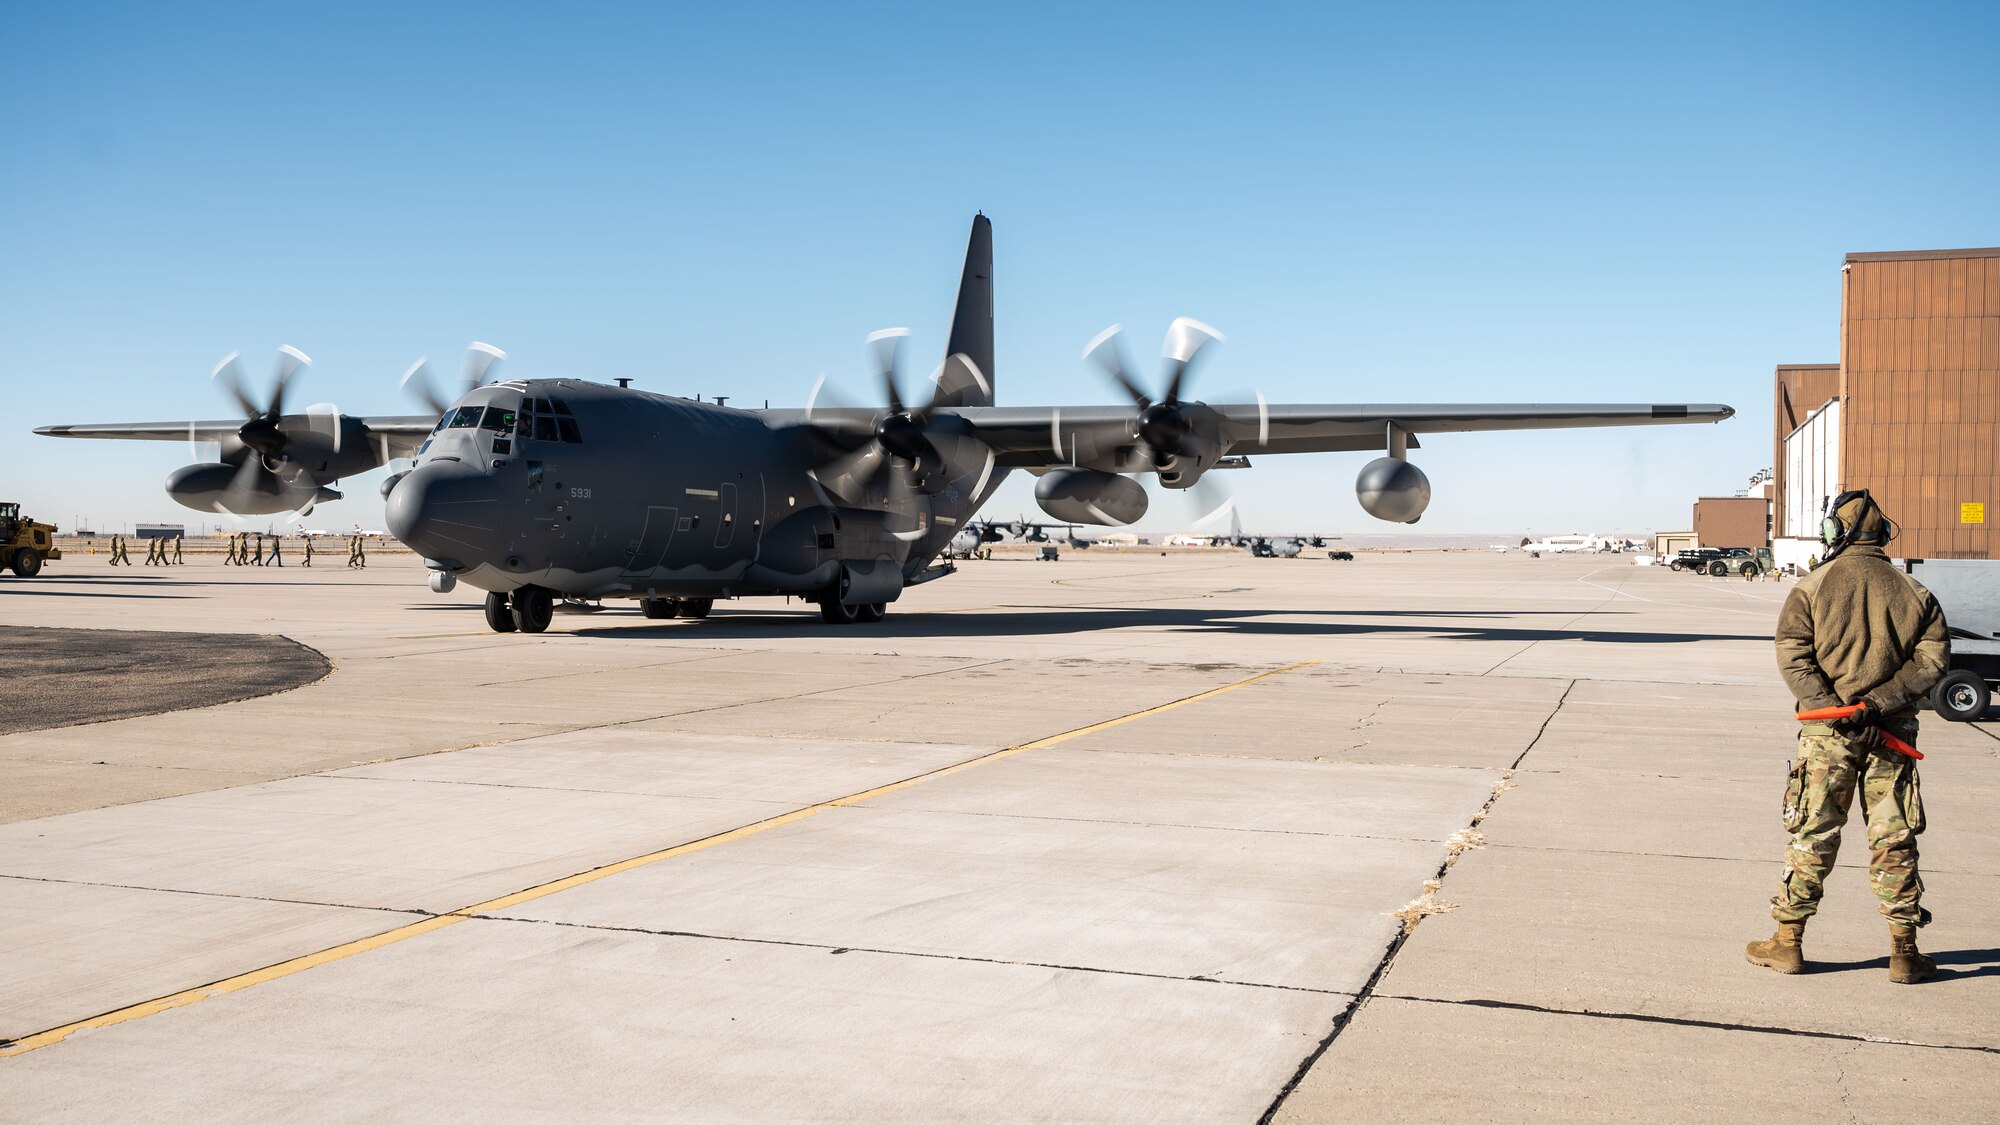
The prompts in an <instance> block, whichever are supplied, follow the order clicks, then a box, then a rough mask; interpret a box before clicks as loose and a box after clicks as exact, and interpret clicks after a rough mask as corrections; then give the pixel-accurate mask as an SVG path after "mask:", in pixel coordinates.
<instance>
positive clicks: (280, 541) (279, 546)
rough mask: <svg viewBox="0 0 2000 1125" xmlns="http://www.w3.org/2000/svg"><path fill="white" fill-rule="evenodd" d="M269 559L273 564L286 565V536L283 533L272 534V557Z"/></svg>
mask: <svg viewBox="0 0 2000 1125" xmlns="http://www.w3.org/2000/svg"><path fill="white" fill-rule="evenodd" d="M268 561H269V562H270V564H271V565H272V566H283V565H285V537H284V536H282V535H273V536H271V557H270V559H269V560H268Z"/></svg>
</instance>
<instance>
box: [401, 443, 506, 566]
mask: <svg viewBox="0 0 2000 1125" xmlns="http://www.w3.org/2000/svg"><path fill="white" fill-rule="evenodd" d="M495 492H496V489H495V486H494V482H492V481H491V480H489V479H487V477H486V474H485V473H484V472H482V471H481V470H480V469H478V468H477V467H475V466H472V465H467V464H464V463H463V462H459V461H432V462H429V463H428V464H424V465H419V466H417V467H416V468H415V469H412V470H411V471H410V472H408V473H406V474H404V475H403V477H402V478H401V479H400V480H398V481H397V482H396V486H395V487H394V488H393V489H391V490H390V491H389V499H388V505H387V508H386V509H385V512H384V516H385V518H386V519H387V521H388V525H389V534H391V535H393V536H395V537H396V538H397V539H399V540H401V541H402V542H403V543H404V545H406V546H408V547H409V548H410V549H411V550H413V551H415V552H417V553H418V554H420V555H422V556H424V557H425V558H433V559H435V558H455V559H458V560H459V561H461V562H464V563H468V564H470V563H474V562H477V561H479V560H480V559H481V558H482V557H483V556H484V554H485V549H486V548H487V547H488V546H489V545H490V541H491V540H492V539H493V537H494V533H495V531H496V530H497V527H498V520H499V516H500V498H499V496H497V495H496V494H495Z"/></svg>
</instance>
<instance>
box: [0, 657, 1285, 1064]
mask: <svg viewBox="0 0 2000 1125" xmlns="http://www.w3.org/2000/svg"><path fill="white" fill-rule="evenodd" d="M1318 663H1319V661H1318V660H1301V661H1299V662H1298V663H1296V664H1287V665H1285V666H1284V667H1282V668H1273V669H1272V670H1270V671H1269V672H1260V673H1258V674H1257V675H1255V676H1251V677H1250V678H1248V679H1244V680H1238V681H1236V682H1235V683H1232V684H1224V685H1222V686H1221V687H1217V688H1210V689H1208V690H1207V691H1203V692H1197V693H1195V694H1194V695H1189V696H1184V697H1182V698H1180V699H1176V700H1174V701H1172V702H1170V703H1162V704H1160V705H1159V706H1157V707H1148V708H1146V709H1145V710H1143V711H1134V712H1132V713H1131V714H1129V715H1120V716H1119V717H1117V718H1115V719H1106V720H1104V721H1103V722H1101V723H1092V724H1090V725H1089V726H1087V727H1078V728H1076V729H1075V730H1068V731H1064V732H1062V733H1061V734H1052V735H1050V736H1048V737H1047V738H1038V739H1036V740H1034V741H1033V742H1023V743H1021V744H1020V745H1018V746H1009V747H1006V748H1005V749H1001V750H995V751H993V752H992V753H990V754H981V755H980V756H979V757H977V758H968V759H966V760H965V761H963V762H957V763H954V764H952V765H949V766H940V767H938V768H937V769H934V770H930V771H928V772H925V773H920V774H917V775H915V776H913V777H906V778H904V779H903V780H901V781H892V782H890V783H888V784H887V785H878V786H876V787H875V788H873V789H864V790H862V791H861V792H859V793H849V794H848V795H847V796H845V797H835V798H833V799H832V800H828V801H821V802H820V803H818V804H816V805H807V806H806V807H804V808H800V809H794V810H792V811H791V812H788V813H781V814H779V815H777V816H773V817H769V818H766V819H764V820H759V821H754V822H752V823H750V824H745V825H743V826H741V827H739V828H732V829H729V830H728V831H726V832H718V833H716V834H715V835H713V836H704V837H702V838H701V839H699V840H690V841H689V842H687V843H685V844H676V845H674V846H673V847H671V848H662V849H660V850H659V851H656V852H647V853H646V854H645V855H637V856H633V857H632V858H630V859H621V860H619V861H618V862H616V863H608V864H605V865H604V866H602V867H593V868H591V869H590V870H588V871H579V872H577V873H576V874H574V875H566V876H564V877H563V878H560V879H555V880H551V881H550V882H547V883H541V884H539V885H536V886H533V887H529V888H527V889H526V890H520V891H515V892H513V893H512V894H506V895H501V896H500V897H499V898H492V899H487V900H486V901H485V902H477V903H474V904H472V905H471V906H462V907H459V908H458V909H457V910H453V911H449V912H447V913H444V914H434V915H432V916H430V917H428V918H425V919H423V920H422V921H419V922H412V923H410V924H409V925H407V926H398V927H396V928H395V929H393V930H386V931H384V932H382V933H379V934H375V935H372V936H370V937H365V938H359V939H357V940H354V941H350V942H345V943H343V944H340V945H335V946H331V947H329V948H326V949H322V950H319V951H318V952H316V953H308V954H306V955H304V956H302V957H294V958H292V959H291V960H289V961H280V962H278V963H277V964H274V965H266V966H264V967H263V968H261V969H252V970H250V971H249V972H247V973H238V974H237V975H235V976H233V977H225V978H223V979H222V980H219V981H215V982H214V983H211V984H204V985H202V986H200V987H198V988H190V989H187V990H185V991H182V992H176V993H173V994H172V995H168V996H160V997H156V998H155V999H152V1000H147V1001H143V1002H141V1003H138V1004H132V1005H129V1006H127V1007H124V1008H118V1009H115V1010H113V1011H109V1012H105V1013H103V1014H102V1015H96V1016H92V1017H90V1018H89V1019H84V1020H78V1021H76V1022H75V1023H66V1024H64V1025H62V1026H61V1027H52V1028H50V1029H48V1030H47V1031H38V1032H35V1033H34V1034H32V1035H26V1036H23V1037H21V1038H19V1039H16V1040H14V1041H13V1042H11V1043H6V1044H5V1045H4V1046H0V1058H7V1057H10V1056H13V1055H22V1054H26V1053H28V1052H29V1051H36V1050H40V1049H41V1048H43V1047H48V1046H52V1045H54V1044H56V1043H60V1042H62V1041H63V1040H65V1039H68V1038H69V1037H70V1036H72V1035H75V1034H76V1033H77V1032H79V1031H91V1030H95V1029H97V1028H104V1027H115V1026H117V1025H118V1024H121V1023H129V1022H131V1021H133V1020H137V1019H144V1018H145V1017H147V1016H150V1015H154V1014H157V1013H159V1012H165V1011H171V1010H172V1009H175V1008H185V1007H187V1006H188V1005H190V1004H198V1003H200V1002H201V1001H203V1000H207V999H209V998H210V997H214V996H226V995H228V994H229V993H231V992H241V991H242V990H244V989H246V988H251V987H254V986H256V985H260V984H264V983H265V982H267V981H274V980H280V979H282V978H284V977H288V976H291V975H293V974H295V973H302V972H304V971H306V970H307V969H311V968H315V967H317V966H320V965H326V964H330V963H332V962H334V961H344V960H346V959H347V958H349V957H353V956H354V955H356V954H358V953H366V952H368V951H369V950H372V949H380V948H382V947H383V946H385V945H394V944H396V943H397V942H401V941H408V940H409V939H411V938H413V937H420V936H422V935H424V934H428V933H433V932H435V931H438V930H442V929H444V928H445V927H446V926H455V925H457V924H458V923H460V922H465V921H470V920H471V919H473V918H476V917H478V916H480V915H482V914H490V913H493V912H495V911H499V910H506V909H509V908H511V907H515V906H519V905H520V904H522V903H524V902H532V901H534V900H535V899H538V898H545V897H547V896H549V895H552V894H555V893H556V892H558V891H566V890H569V889H570V888H572V887H581V886H583V885H584V884H586V883H595V882H596V881H598V880H599V879H607V878H610V877H611V876H613V875H617V874H620V873H621V872H626V871H631V870H634V869H636V868H640V867H646V866H648V865H650V864H655V863H658V862H660V861H661V860H666V859H672V858H674V857H675V856H682V855H687V854H688V853H690V852H698V851H701V850H703V849H706V848H712V847H715V846H716V845H717V844H726V843H728V842H730V841H731V840H741V839H743V838H744V837H746V836H755V835H757V834H758V833H760V832H768V831H770V830H771V829H773V828H779V827H782V826H784V825H787V824H796V823H797V822H799V821H801V820H805V819H808V818H810V817H815V816H818V815H819V814H821V813H823V812H826V811H827V810H828V809H839V808H847V807H849V806H852V805H857V804H860V803H861V802H863V801H870V800H873V799H875V798H877V797H883V796H887V795H888V794H890V793H896V792H899V791H901V790H904V789H909V788H911V787H913V786H917V785H922V784H924V783H925V782H927V781H935V780H937V779H938V778H940V777H948V776H950V775H951V774H955V773H960V772H962V771H964V770H969V769H972V768H974V767H976V766H983V765H986V764H988V763H990V762H997V761H1000V760H1001V759H1002V758H1011V757H1013V756H1014V755H1016V754H1025V753H1027V752H1028V751H1030V750H1040V749H1043V748H1045V747H1049V746H1055V745H1057V744H1058V743H1063V742H1068V741H1070V740H1071V739H1073V738H1081V737H1083V736H1084V735H1087V734H1095V733H1097V732H1098V731H1103V730H1110V729H1111V728H1113V727H1120V726H1124V725H1125V724H1126V723H1131V722H1137V721H1138V720H1140V719H1145V718H1150V717H1152V716H1154V715H1159V714H1164V713H1166V712H1168V711H1173V710H1176V709H1178V708H1181V707H1186V706H1188V705H1189V704H1191V703H1199V702H1201V701H1202V700H1204V699H1213V698H1215V697H1216V696H1218V695H1224V694H1227V693H1229V692H1232V691H1235V690H1236V689H1237V688H1242V687H1248V686H1250V685H1251V684H1254V683H1257V682H1258V681H1260V680H1268V679H1270V678H1271V677H1273V676H1280V675H1283V674H1285V673H1286V672H1292V671H1296V670H1298V669H1300V668H1305V667H1308V666H1309V665H1313V664H1318Z"/></svg>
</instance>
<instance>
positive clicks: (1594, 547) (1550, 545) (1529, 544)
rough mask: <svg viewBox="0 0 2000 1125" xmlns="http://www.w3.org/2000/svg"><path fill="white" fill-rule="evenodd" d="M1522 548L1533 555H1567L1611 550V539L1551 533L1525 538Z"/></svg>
mask: <svg viewBox="0 0 2000 1125" xmlns="http://www.w3.org/2000/svg"><path fill="white" fill-rule="evenodd" d="M1521 549H1522V550H1523V551H1526V552H1527V553H1529V554H1531V555H1567V554H1574V553H1576V552H1580V551H1610V550H1613V549H1614V548H1613V547H1612V545H1611V543H1610V541H1609V540H1605V539H1600V538H1598V537H1597V536H1595V535H1549V536H1545V537H1543V538H1541V539H1532V540H1530V539H1524V540H1522V541H1521Z"/></svg>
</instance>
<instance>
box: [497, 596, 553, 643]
mask: <svg viewBox="0 0 2000 1125" xmlns="http://www.w3.org/2000/svg"><path fill="white" fill-rule="evenodd" d="M555 616H556V599H555V595H553V594H551V593H549V592H548V591H547V590H544V589H542V588H541V587H540V586H523V587H521V588H520V589H518V590H515V591H514V592H513V593H512V594H487V595H486V626H487V628H489V629H492V630H493V631H494V632H496V633H512V632H514V631H516V630H519V631H520V632H523V633H540V632H543V631H545V630H547V629H548V627H549V622H551V621H553V620H555Z"/></svg>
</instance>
